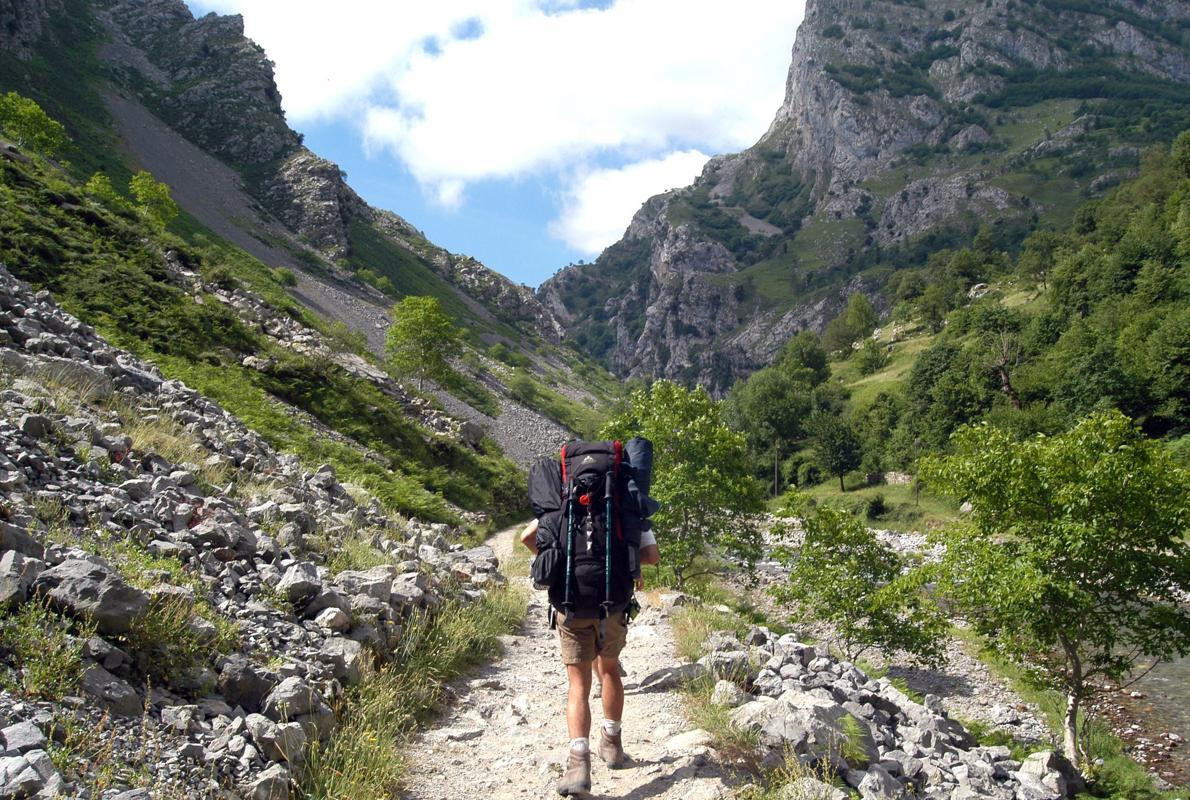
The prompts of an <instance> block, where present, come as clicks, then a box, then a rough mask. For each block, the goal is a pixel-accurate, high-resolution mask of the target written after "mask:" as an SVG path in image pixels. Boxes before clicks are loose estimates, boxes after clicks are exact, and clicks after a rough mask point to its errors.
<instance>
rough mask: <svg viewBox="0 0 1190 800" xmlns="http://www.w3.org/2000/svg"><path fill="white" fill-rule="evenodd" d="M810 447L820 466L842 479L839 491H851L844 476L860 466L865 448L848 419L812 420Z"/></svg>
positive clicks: (818, 417)
mask: <svg viewBox="0 0 1190 800" xmlns="http://www.w3.org/2000/svg"><path fill="white" fill-rule="evenodd" d="M809 428H810V444H811V445H813V447H814V458H815V460H817V461H818V465H819V466H820V467H822V468H823V470H825V471H826V472H828V473H829V474H831V475H838V476H839V491H841V492H845V491H847V487H846V485H844V483H843V476H844V475H846V474H847V473H848V472H850V471H851V470H853V469H855V468H856V467H858V466H859V465H860V461H861V460H862V458H863V449H862V448H861V446H860V442H859V437H857V436H856V435H855V431H854V430H852V429H851V425H850V424H849V423H848V422H847V420H845V419H843V418H842V417H840V416H836V415H834V414H816V415H814V416H813V417H812V418H811V419H810V424H809Z"/></svg>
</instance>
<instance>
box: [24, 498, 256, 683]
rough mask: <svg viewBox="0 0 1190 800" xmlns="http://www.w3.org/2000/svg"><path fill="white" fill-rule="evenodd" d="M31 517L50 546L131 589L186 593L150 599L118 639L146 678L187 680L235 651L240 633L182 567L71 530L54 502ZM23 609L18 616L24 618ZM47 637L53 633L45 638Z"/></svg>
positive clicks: (44, 502)
mask: <svg viewBox="0 0 1190 800" xmlns="http://www.w3.org/2000/svg"><path fill="white" fill-rule="evenodd" d="M34 513H35V514H36V516H37V518H38V519H39V520H41V521H42V523H43V524H44V525H45V526H46V539H47V540H48V541H50V542H53V543H55V544H62V545H71V546H82V547H85V548H86V549H87V550H88V551H89V552H91V553H94V554H96V555H98V556H100V557H102V558H104V559H105V560H107V561H108V562H109V563H111V564H112V566H114V567H115V568H116V570H117V571H119V573H120V575H121V576H122V577H123V578H124V580H125V581H127V582H128V584H129V585H130V586H134V587H136V588H138V589H141V590H147V589H149V588H151V587H153V586H155V585H158V584H163V583H164V584H170V585H173V586H181V587H184V588H186V589H188V590H189V591H190V593H191V595H192V599H189V598H184V597H163V598H155V599H153V600H152V601H151V602H150V604H149V609H148V612H147V613H146V614H145V615H144V616H142V617H141V618H140V619H138V620H136V621H135V622H134V624H133V626H132V629H131V630H130V631H129V632H128V633H127V634H124V635H122V636H121V637H120V638H121V639H122V640H123V642H124V643H125V644H127V646H128V647H129V648H130V649H131V650H132V651H134V652H136V653H139V654H142V655H144V656H145V658H144V660H143V661H142V666H143V668H144V672H145V675H146V677H148V678H150V679H152V680H154V681H156V682H163V681H166V680H168V679H169V678H170V677H171V676H174V677H177V676H184V675H190V674H193V673H194V672H196V671H197V670H198V669H199V668H201V666H202V665H203V664H204V663H205V662H206V661H207V660H208V659H209V658H210V656H211V653H212V652H219V653H230V652H232V651H234V650H236V649H238V647H239V645H240V631H239V628H238V627H237V626H236V624H235V623H234V622H233V621H232V620H230V619H228V618H226V617H224V616H222V615H220V614H219V613H218V612H216V611H215V610H214V608H212V607H211V604H210V602H209V601H208V600H207V587H206V584H204V583H203V581H202V578H201V577H199V576H198V575H196V574H195V573H193V572H191V571H190V570H188V569H186V567H185V565H183V564H182V562H181V561H179V560H178V559H176V558H163V557H159V556H155V555H153V554H151V553H149V552H148V551H147V550H145V549H144V548H143V547H142V546H141V545H140V544H138V543H137V542H136V541H134V540H132V539H115V540H113V539H106V538H103V537H101V536H99V535H97V534H95V533H93V532H90V531H88V530H86V529H85V528H83V527H81V526H77V527H76V526H73V525H72V524H71V522H70V515H69V512H68V510H67V508H66V506H64V505H63V504H62V503H61V501H58V500H54V499H40V498H39V499H37V500H35V501H34ZM29 605H35V604H26V607H25V608H27V607H28V606H29ZM25 608H22V612H21V613H26V612H25ZM192 617H198V618H199V619H201V620H205V621H206V622H207V623H209V624H210V626H212V628H213V630H212V629H207V630H205V631H204V630H202V629H201V628H204V627H205V626H201V624H200V625H195V624H193V623H192ZM47 624H48V623H47ZM92 632H93V629H92ZM51 634H52V631H51V633H47V636H49V635H51ZM88 635H89V634H88ZM83 638H84V640H85V639H86V638H87V637H83ZM34 655H36V654H35V653H34ZM56 657H57V656H55V658H56Z"/></svg>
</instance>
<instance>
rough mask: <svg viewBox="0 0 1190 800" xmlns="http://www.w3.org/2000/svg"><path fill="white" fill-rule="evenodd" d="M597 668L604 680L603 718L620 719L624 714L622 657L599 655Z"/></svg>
mask: <svg viewBox="0 0 1190 800" xmlns="http://www.w3.org/2000/svg"><path fill="white" fill-rule="evenodd" d="M595 669H596V671H597V672H598V673H599V678H600V680H601V681H602V682H603V697H602V698H601V699H602V700H603V718H604V719H614V720H617V721H618V720H619V719H620V718H621V717H622V715H623V714H624V683H623V681H621V680H620V659H618V658H606V657H604V656H597V657H596V658H595Z"/></svg>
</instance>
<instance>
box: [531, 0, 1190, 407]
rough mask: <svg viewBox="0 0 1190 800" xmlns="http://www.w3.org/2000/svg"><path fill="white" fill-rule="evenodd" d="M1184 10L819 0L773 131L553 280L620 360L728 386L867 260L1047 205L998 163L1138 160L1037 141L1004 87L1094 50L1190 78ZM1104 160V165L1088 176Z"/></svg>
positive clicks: (819, 321) (582, 340)
mask: <svg viewBox="0 0 1190 800" xmlns="http://www.w3.org/2000/svg"><path fill="white" fill-rule="evenodd" d="M1187 16H1190V3H1187V2H1185V0H1177V1H1176V2H1172V3H1163V4H1154V3H1137V2H1131V0H1113V2H1108V3H1103V4H1098V5H1092V4H1086V3H1073V2H1064V1H1063V0H1053V2H1040V3H1036V4H1027V5H1024V6H1021V5H1019V4H1015V3H1010V2H1007V0H993V2H988V3H981V4H976V5H975V6H970V5H967V4H959V3H952V2H944V1H943V0H938V1H934V0H931V2H926V3H904V2H892V0H810V2H808V3H807V6H806V16H805V19H804V21H803V22H802V24H801V27H800V28H799V29H798V32H797V36H796V39H795V40H794V44H793V52H792V61H791V65H790V69H789V74H788V77H787V82H786V95H785V100H784V102H783V103H782V105H781V107H780V108H779V109H778V110H777V113H776V115H775V117H774V119H773V122H772V124H771V125H770V127H769V129H768V131H767V132H766V133H765V134H764V136H763V137H761V139H760V140H759V142H757V144H756V145H755V146H753V147H752V148H749V149H748V150H746V151H744V152H742V153H739V154H735V155H728V156H719V157H716V158H713V159H711V160H710V161H709V162H708V163H707V165H706V167H705V168H704V170H703V173H702V175H701V176H699V178H698V179H697V180H696V181H695V183H694V184H693V185H692V186H690V187H687V188H685V189H680V190H676V191H671V192H668V193H666V194H664V195H659V196H657V197H654V198H652V199H650V200H649V201H648V202H646V203H645V204H644V206H643V207H642V208H641V209H640V211H639V212H638V214H637V215H636V217H635V218H634V219H633V221H632V224H631V225H630V226H629V227H628V229H627V231H626V232H625V234H624V237H623V239H622V240H621V241H620V242H619V243H617V244H616V245H613V246H612V247H610V248H608V250H607V251H605V252H604V253H603V254H602V255H601V256H600V257H599V259H597V260H596V262H595V263H594V264H590V265H579V266H575V267H570V268H567V269H565V270H563V271H562V272H560V273H559V274H558V275H556V276H555V277H554V278H552V279H551V280H549V281H547V282H546V283H544V284H543V285H542V286H541V288H540V289H539V296H540V297H541V299H542V301H543V302H544V303H545V304H546V306H548V307H549V308H550V309H551V310H553V311H554V313H555V314H557V315H558V316H559V317H560V318H562V319H563V320H564V321H565V323H566V325H567V330H568V335H569V336H570V338H572V339H573V340H574V341H575V342H576V344H578V345H579V346H580V347H583V348H585V349H587V350H588V351H589V352H592V353H593V354H595V355H598V356H600V357H602V358H603V359H604V360H605V361H606V363H607V364H608V365H609V366H610V367H612V368H613V369H614V370H615V371H617V372H619V373H620V374H623V375H630V376H641V377H664V378H672V379H678V380H683V381H687V382H697V383H701V384H703V385H705V386H707V387H709V388H711V389H713V390H721V389H722V388H724V387H725V386H727V385H729V384H730V382H731V380H732V379H733V378H735V377H739V376H741V375H743V374H746V373H747V372H748V371H750V370H751V369H754V368H756V367H757V366H761V365H763V364H765V363H767V361H768V359H770V358H771V357H772V355H773V354H774V353H775V352H776V351H777V349H778V348H779V344H780V342H779V341H777V342H776V346H774V340H782V341H783V339H784V338H788V336H789V335H791V334H792V333H796V332H797V331H798V330H799V329H803V328H810V329H813V330H821V329H822V328H823V327H824V326H825V324H826V323H827V322H828V321H829V319H830V318H831V316H833V314H834V313H835V312H836V311H837V310H838V309H839V308H841V307H842V305H843V302H845V296H846V292H847V291H848V289H847V288H846V286H845V284H846V282H847V281H848V280H851V279H852V278H851V276H852V274H853V273H855V272H857V271H859V270H861V269H863V268H865V267H869V266H872V265H873V264H876V263H879V261H880V258H881V255H880V253H881V252H882V251H887V250H889V249H891V248H897V247H899V246H904V245H908V244H912V243H914V242H916V241H920V240H922V239H923V238H924V237H926V236H929V235H931V234H933V233H935V232H940V231H948V232H950V233H954V232H956V231H959V232H963V233H970V234H973V233H974V230H975V229H976V228H977V227H978V226H979V225H980V224H984V223H991V222H996V221H1004V220H1012V221H1018V222H1023V223H1025V224H1030V221H1031V220H1033V219H1035V218H1036V217H1037V216H1039V215H1044V214H1046V213H1047V212H1048V211H1049V209H1048V208H1047V207H1045V206H1044V205H1043V204H1041V203H1038V202H1036V200H1035V199H1034V198H1032V197H1029V196H1026V195H1021V194H1015V193H1013V192H1012V191H1010V190H1009V189H1006V188H1005V186H1009V185H1021V184H1022V183H1023V184H1024V185H1032V184H1030V183H1029V182H1028V181H1021V180H1019V179H1018V180H1003V181H1002V180H1000V179H1001V178H1003V177H1005V176H1007V175H1013V176H1015V177H1017V178H1019V177H1020V173H1022V172H1024V171H1028V170H1029V168H1030V165H1031V164H1032V162H1034V161H1035V160H1040V159H1044V158H1046V157H1052V155H1054V154H1055V153H1057V152H1063V153H1067V154H1068V155H1067V158H1070V159H1072V160H1078V159H1081V161H1082V162H1083V163H1084V166H1082V167H1081V169H1082V170H1083V171H1084V174H1083V175H1081V176H1076V177H1078V178H1079V184H1080V188H1082V189H1084V190H1085V191H1087V192H1089V193H1092V194H1094V193H1095V192H1097V191H1100V190H1102V188H1104V187H1105V186H1107V185H1108V184H1107V183H1104V182H1102V181H1101V182H1098V183H1097V182H1096V180H1097V178H1098V177H1099V175H1098V174H1094V173H1096V172H1097V171H1098V172H1101V173H1103V174H1107V173H1108V172H1109V171H1110V169H1111V167H1112V166H1113V164H1114V163H1115V162H1120V163H1122V162H1123V161H1124V160H1123V159H1118V158H1115V156H1113V155H1111V154H1110V153H1107V154H1104V153H1103V152H1102V150H1104V149H1107V148H1102V149H1101V150H1099V151H1096V150H1095V149H1094V147H1092V146H1091V145H1089V143H1088V142H1087V141H1085V140H1083V139H1079V138H1076V137H1066V138H1064V139H1060V141H1059V138H1060V137H1058V136H1056V135H1054V134H1053V133H1052V132H1051V131H1048V130H1042V129H1041V127H1043V126H1039V128H1038V130H1037V131H1036V133H1035V134H1033V135H1035V136H1036V138H1035V139H1032V140H1028V138H1027V137H1026V138H1025V140H1024V141H1021V136H1022V134H1021V132H1020V130H1019V129H1015V130H1011V131H1010V130H1007V129H1006V128H1004V127H1003V126H1004V125H1005V108H1010V109H1016V108H1021V107H1026V106H1029V105H1030V100H1029V98H1028V97H1024V98H1020V97H1018V98H1017V99H1014V100H1012V102H1011V103H1006V102H1005V101H1004V99H1003V98H1002V97H1000V95H1001V93H1003V92H1005V91H1007V90H1008V89H1012V88H1014V87H1019V86H1020V85H1022V84H1026V83H1029V82H1030V81H1032V82H1033V94H1032V95H1031V96H1035V97H1037V98H1038V99H1051V98H1055V97H1061V96H1062V95H1061V92H1060V91H1058V92H1056V93H1055V90H1054V87H1053V86H1050V85H1046V84H1047V82H1049V83H1057V82H1059V81H1057V80H1051V78H1050V76H1051V75H1058V74H1060V73H1062V72H1070V71H1073V70H1076V69H1080V68H1082V69H1084V73H1083V74H1099V73H1101V72H1102V71H1103V70H1104V69H1117V70H1120V71H1121V72H1124V73H1127V72H1131V73H1144V74H1145V77H1146V79H1148V77H1149V76H1152V77H1156V78H1159V79H1160V80H1162V81H1168V82H1171V83H1173V84H1185V83H1187V82H1190V72H1188V70H1187V66H1188V64H1190V61H1188V58H1190V49H1188V48H1187V47H1185V45H1184V44H1182V40H1181V35H1180V33H1178V30H1179V25H1180V24H1181V23H1180V21H1181V20H1185V19H1186V18H1187ZM1080 80H1086V79H1085V78H1079V79H1074V81H1073V82H1072V83H1071V84H1070V85H1071V86H1074V85H1075V84H1077V83H1078V82H1079V81H1080ZM1069 96H1070V97H1071V98H1073V99H1079V100H1081V99H1084V98H1085V96H1086V94H1085V93H1082V92H1081V90H1076V89H1071V94H1070V95H1069ZM1031 113H1036V114H1037V115H1038V116H1040V117H1044V116H1045V109H1044V108H1040V109H1039V110H1037V111H1036V112H1031ZM1051 113H1052V109H1051ZM1088 116H1089V115H1088ZM1087 123H1088V120H1086V119H1084V120H1083V122H1082V128H1083V132H1084V133H1085V132H1086V131H1087V130H1088V128H1087ZM1038 147H1040V148H1042V150H1036V149H1035V148H1038ZM1059 147H1060V148H1062V149H1060V150H1059V149H1055V148H1059ZM1046 153H1048V154H1049V155H1048V156H1047V155H1046ZM1096 153H1098V155H1096ZM977 155H978V156H979V157H976V156H977ZM1096 160H1098V161H1100V162H1102V166H1101V168H1100V167H1099V166H1096V167H1094V168H1092V170H1091V173H1092V174H1086V171H1087V167H1086V166H1085V164H1088V163H1095V162H1096ZM1048 169H1050V170H1051V172H1052V171H1053V167H1052V166H1051V167H1048ZM1059 171H1060V170H1059ZM1037 172H1038V171H1034V172H1031V173H1029V174H1030V175H1032V176H1033V177H1032V178H1031V179H1030V180H1031V181H1033V183H1036V182H1037V178H1036V175H1037ZM1055 177H1058V176H1055ZM1061 177H1063V179H1065V180H1069V177H1068V176H1061ZM1043 180H1044V179H1043ZM1065 185H1066V188H1065V189H1062V191H1069V184H1065ZM903 263H904V262H903V261H900V262H898V264H903ZM874 284H875V281H874V280H870V281H869V285H867V286H865V287H864V288H863V289H862V290H863V291H873V290H876V289H878V288H879V287H878V286H876V285H874ZM852 291H854V289H852Z"/></svg>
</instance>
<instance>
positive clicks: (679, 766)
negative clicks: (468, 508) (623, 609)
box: [402, 530, 730, 800]
mask: <svg viewBox="0 0 1190 800" xmlns="http://www.w3.org/2000/svg"><path fill="white" fill-rule="evenodd" d="M514 533H515V531H514V530H509V531H504V532H503V533H501V534H498V535H497V536H496V537H495V538H494V540H493V541H492V542H491V543H492V544H493V546H494V547H495V548H496V553H497V555H498V557H499V558H500V562H501V566H502V568H503V569H504V570H505V572H509V571H510V570H508V565H509V564H512V563H513V562H515V561H522V560H524V559H525V558H526V557H527V556H526V555H525V552H524V551H523V550H522V551H520V552H517V553H514V552H513V545H514V538H513V537H514ZM519 571H523V570H515V569H514V570H511V572H513V573H514V574H515V573H517V572H519ZM512 580H513V581H514V582H517V583H520V584H522V585H525V586H528V585H529V583H528V579H527V578H519V577H518V578H512ZM642 599H647V598H642ZM545 615H546V611H545V603H544V594H543V593H542V592H533V594H532V596H531V599H530V602H529V611H528V616H527V617H526V620H525V623H524V625H523V626H522V628H521V630H520V631H518V632H517V633H516V634H514V635H511V636H507V637H504V654H503V656H502V657H501V658H500V659H499V660H497V661H496V662H494V663H493V664H490V665H488V666H487V667H485V668H483V669H482V670H480V671H479V672H478V673H476V674H473V675H472V676H471V677H470V678H469V679H468V680H465V681H461V682H459V683H457V684H455V685H454V686H453V687H452V689H453V694H454V697H455V701H454V703H452V705H451V707H450V708H449V709H447V711H446V712H445V713H444V714H443V716H442V717H441V718H440V719H439V720H438V721H437V723H436V724H435V725H434V726H433V728H431V729H429V730H426V731H425V732H423V733H422V734H421V735H420V736H419V737H418V739H417V740H416V742H415V743H414V745H413V746H412V747H411V748H410V750H409V751H408V753H407V759H408V762H409V764H411V765H412V767H411V768H412V770H413V772H412V774H411V775H410V777H409V782H408V785H407V787H406V790H405V793H404V794H403V795H402V797H403V798H404V800H444V799H445V798H484V800H523V799H525V798H541V799H543V800H544V798H551V797H553V798H556V797H557V796H558V795H557V794H556V793H555V791H554V784H555V782H556V781H557V779H558V777H559V775H560V774H561V763H562V761H563V759H564V758H565V756H566V747H567V741H568V740H567V734H566V721H565V717H564V706H565V701H566V675H565V671H564V669H563V667H562V664H561V662H560V661H559V659H558V647H557V642H556V634H555V633H554V632H553V631H550V630H548V628H547V625H546V616H545ZM623 660H624V666H625V668H626V669H627V670H628V672H629V676H628V677H627V678H625V679H624V682H625V689H626V695H627V696H626V702H625V709H624V748H625V750H626V751H627V752H628V754H629V755H630V756H631V757H632V761H631V763H630V764H629V765H628V766H627V767H625V768H624V769H621V770H610V769H608V768H607V767H605V766H604V765H603V763H602V762H601V761H599V759H598V757H594V758H593V759H592V761H593V769H592V773H593V774H592V779H593V783H594V794H593V797H595V798H621V799H622V800H647V799H648V800H679V798H680V799H681V800H717V799H718V798H727V797H730V790H728V789H727V788H726V784H725V781H724V779H723V777H722V775H721V773H720V771H719V769H718V767H717V766H716V765H715V764H714V763H713V762H712V761H711V760H710V759H709V758H708V757H707V756H706V751H705V748H701V747H698V746H693V747H691V746H689V745H686V746H683V745H681V744H680V743H678V742H671V740H672V739H673V737H674V736H676V735H677V734H680V733H683V732H684V731H686V730H687V729H688V728H690V727H691V726H690V725H689V724H688V723H687V721H686V719H685V717H684V715H683V712H682V699H681V697H680V696H679V695H678V694H676V693H675V692H647V691H638V690H637V688H636V684H637V682H639V681H640V680H641V679H642V678H644V677H645V676H646V675H648V674H650V673H651V672H653V671H655V670H658V669H662V668H665V667H670V666H674V665H676V664H677V663H679V659H678V657H677V655H676V654H675V652H674V642H673V635H672V632H671V631H670V627H669V623H668V622H667V620H666V614H665V612H664V610H663V609H661V608H660V607H659V606H656V605H650V606H647V607H646V609H645V611H644V612H642V614H641V615H640V616H639V617H638V618H637V620H636V621H634V622H633V624H632V626H631V627H630V628H629V633H628V646H627V647H626V648H625V650H624V653H623ZM591 703H592V718H593V724H592V729H593V730H594V729H595V728H596V727H597V726H598V724H599V720H600V719H601V718H602V714H601V712H600V710H599V701H598V700H594V699H593V700H592V701H591ZM596 735H597V734H596ZM667 744H668V746H667Z"/></svg>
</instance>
